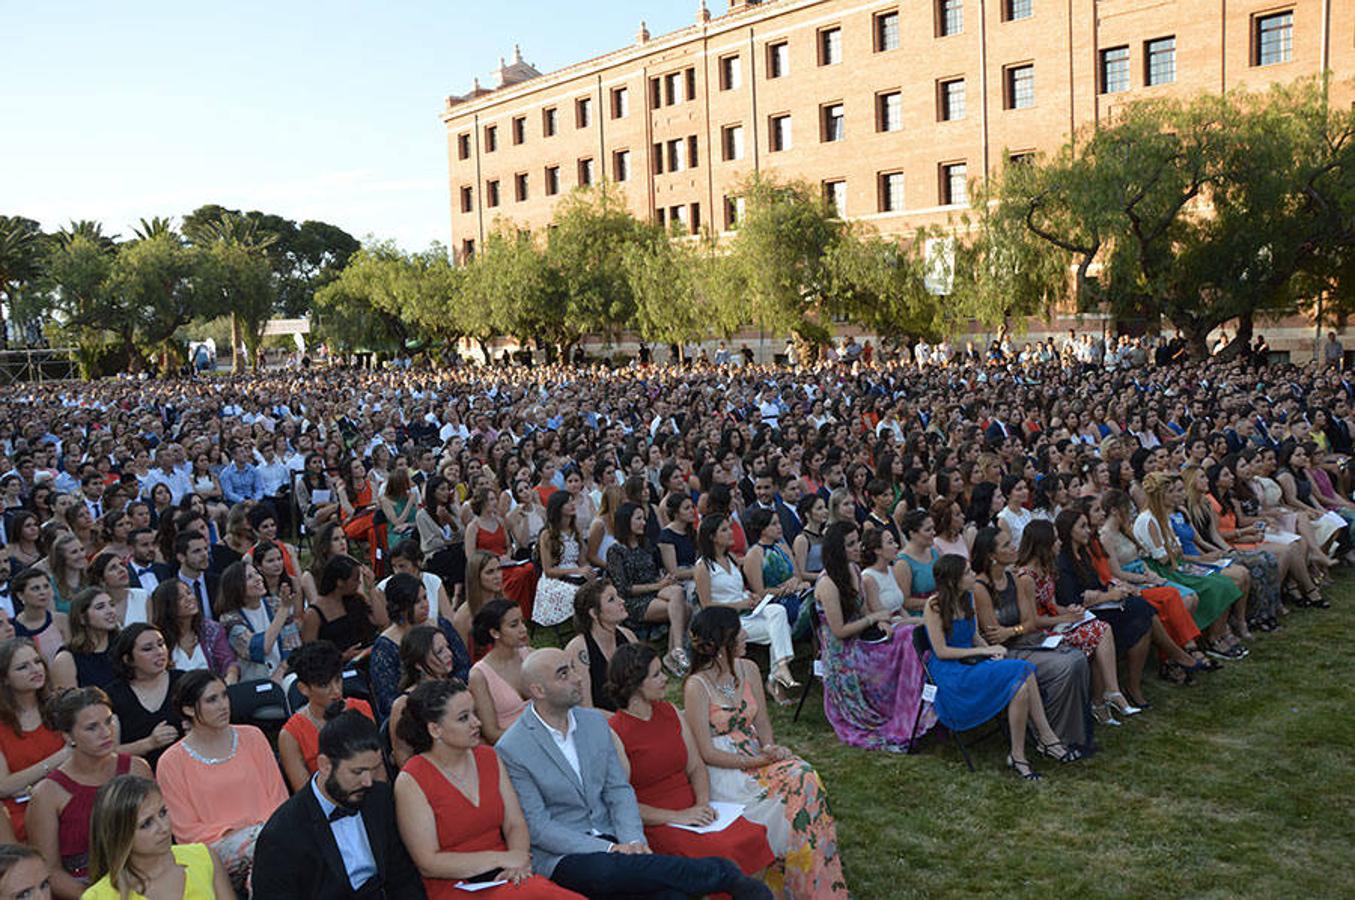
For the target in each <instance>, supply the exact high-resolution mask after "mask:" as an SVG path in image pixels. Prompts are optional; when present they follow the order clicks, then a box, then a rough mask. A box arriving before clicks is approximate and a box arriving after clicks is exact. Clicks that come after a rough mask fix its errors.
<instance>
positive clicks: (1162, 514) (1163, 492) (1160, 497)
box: [1143, 472, 1181, 557]
mask: <svg viewBox="0 0 1355 900" xmlns="http://www.w3.org/2000/svg"><path fill="white" fill-rule="evenodd" d="M1175 478H1176V476H1175V475H1173V474H1171V473H1169V472H1149V473H1148V474H1147V475H1146V476H1145V477H1144V479H1143V493H1144V494H1145V495H1146V496H1147V498H1148V512H1150V513H1152V515H1153V518H1154V519H1156V520H1157V527H1158V530H1159V531H1161V532H1162V541H1163V543H1164V544H1166V545H1167V552H1168V553H1169V554H1170V555H1171V556H1173V557H1177V556H1180V555H1181V543H1180V542H1179V541H1178V540H1177V539H1176V532H1174V531H1172V526H1171V522H1170V521H1168V516H1169V515H1170V514H1171V510H1169V509H1167V491H1168V489H1170V488H1171V485H1172V481H1173V480H1175Z"/></svg>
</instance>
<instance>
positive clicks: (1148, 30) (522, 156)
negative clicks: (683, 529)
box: [442, 0, 1355, 258]
mask: <svg viewBox="0 0 1355 900" xmlns="http://www.w3.org/2000/svg"><path fill="white" fill-rule="evenodd" d="M729 5H730V9H729V10H728V12H727V13H726V14H724V15H720V16H718V17H711V16H710V14H709V12H708V11H707V8H706V5H705V3H704V2H702V3H700V5H699V7H698V9H697V15H696V22H695V23H694V24H693V25H692V26H690V27H687V28H685V29H682V30H679V31H676V32H673V33H671V34H667V35H663V36H661V37H651V36H650V35H649V34H648V33H647V31H646V30H645V28H644V26H643V25H642V26H641V29H640V33H639V34H638V35H637V39H636V42H635V43H634V44H632V45H631V46H629V47H625V48H622V49H620V50H617V51H615V52H612V53H609V54H606V55H604V56H601V57H598V58H596V59H592V60H588V61H586V62H580V63H578V64H576V65H573V66H570V67H568V68H565V69H562V70H560V71H558V72H553V73H549V74H541V73H539V72H538V71H537V70H536V69H534V68H533V67H531V66H530V65H528V64H526V63H525V62H524V61H523V60H522V57H521V53H520V52H517V53H515V57H514V59H513V60H512V62H511V63H508V62H505V61H503V60H500V66H499V69H498V70H497V72H495V73H494V76H493V77H494V78H495V80H496V81H497V84H496V86H495V87H493V88H482V87H481V86H480V85H479V83H478V82H477V83H476V85H475V88H474V90H472V91H471V92H470V93H469V94H467V95H465V96H462V97H456V96H453V97H448V98H447V101H446V105H445V108H444V110H443V114H442V119H443V122H444V123H445V125H446V128H447V142H448V157H449V160H450V188H451V189H450V199H451V230H452V243H451V246H452V248H453V250H454V251H455V253H456V254H457V256H458V258H464V257H465V256H466V255H468V254H472V253H474V251H475V249H476V248H477V247H478V246H480V245H481V244H482V243H483V241H484V239H485V236H486V235H487V234H489V233H490V232H492V231H493V230H494V228H495V227H497V226H498V225H499V224H508V223H511V224H512V225H513V226H514V227H518V228H540V227H543V226H544V225H546V224H547V223H548V222H549V221H550V219H551V216H552V213H553V211H554V207H555V204H556V203H557V202H558V201H559V200H560V199H561V198H562V197H563V196H565V195H566V194H568V193H569V191H571V190H572V189H574V188H575V187H576V186H579V185H587V184H595V183H598V182H600V181H601V180H603V179H609V180H611V181H612V182H615V183H616V184H617V185H618V186H619V187H620V188H621V189H622V190H623V192H624V194H625V196H626V199H627V203H628V204H629V206H630V208H631V209H632V211H633V212H634V213H635V214H636V215H638V216H641V217H648V218H652V219H655V220H658V221H660V222H662V223H664V224H673V223H676V224H677V225H678V227H680V228H683V229H686V230H688V231H690V232H692V233H697V232H699V231H701V230H702V229H704V228H710V229H713V230H714V231H716V232H724V231H727V230H729V229H731V228H732V227H733V226H734V224H735V223H736V221H737V219H738V216H739V214H740V204H739V201H738V200H737V199H736V197H735V194H736V193H737V190H738V187H739V185H741V184H742V183H744V182H745V180H746V179H747V178H748V177H749V176H750V175H752V174H754V173H768V174H774V175H775V176H777V177H779V178H793V179H803V180H806V181H809V182H811V183H815V184H819V185H821V186H822V189H823V191H824V195H825V197H827V198H829V199H830V200H831V202H833V203H834V204H835V205H836V206H837V208H838V209H839V210H840V211H841V213H842V215H844V216H846V217H849V218H853V219H861V220H865V221H868V222H871V223H873V224H874V225H875V226H876V227H877V228H878V229H879V230H880V231H881V232H883V233H892V234H905V233H911V232H912V231H913V230H914V229H915V228H916V227H917V226H918V225H922V224H933V223H938V222H941V223H944V222H945V221H946V219H947V217H948V216H950V215H953V214H955V213H956V212H958V211H959V210H960V209H961V208H963V207H964V206H965V205H967V203H968V197H967V193H968V190H969V186H970V184H971V183H972V182H973V180H974V179H976V178H981V177H984V175H985V173H994V172H997V171H1000V169H1001V167H1002V166H1003V164H1004V163H1005V161H1006V160H1007V159H1009V158H1011V157H1014V156H1018V155H1020V154H1029V153H1038V152H1046V153H1049V152H1054V151H1057V150H1058V149H1059V148H1060V147H1061V146H1062V145H1063V144H1064V143H1066V142H1067V141H1068V140H1069V139H1070V137H1073V136H1075V135H1076V134H1077V133H1078V132H1079V131H1080V130H1082V129H1083V128H1085V127H1087V126H1089V125H1094V124H1095V123H1097V122H1100V121H1106V120H1107V119H1108V118H1110V117H1113V116H1114V114H1115V112H1116V109H1117V107H1119V106H1121V105H1122V104H1125V103H1128V102H1131V101H1134V100H1138V99H1141V98H1147V97H1161V96H1178V97H1188V96H1191V95H1194V94H1196V93H1198V92H1201V91H1223V90H1232V89H1238V88H1244V89H1253V90H1255V89H1261V88H1264V87H1266V86H1267V85H1270V84H1273V83H1276V82H1284V81H1291V80H1294V79H1297V78H1301V77H1305V76H1316V75H1318V74H1320V73H1321V72H1323V71H1328V72H1331V73H1333V78H1332V82H1331V84H1332V87H1331V91H1332V102H1334V103H1342V104H1345V103H1349V102H1351V99H1352V97H1351V93H1352V91H1351V88H1350V85H1349V83H1348V82H1347V81H1346V79H1349V78H1350V77H1351V76H1352V75H1355V2H1350V0H1288V2H1285V0H1278V2H1277V0H876V2H863V0H768V2H752V0H730V3H729Z"/></svg>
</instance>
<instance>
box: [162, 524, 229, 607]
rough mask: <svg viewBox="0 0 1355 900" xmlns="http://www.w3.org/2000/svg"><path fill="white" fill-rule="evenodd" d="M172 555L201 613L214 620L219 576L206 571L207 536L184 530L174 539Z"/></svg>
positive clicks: (219, 583)
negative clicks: (177, 562) (200, 608)
mask: <svg viewBox="0 0 1355 900" xmlns="http://www.w3.org/2000/svg"><path fill="white" fill-rule="evenodd" d="M174 556H175V558H176V559H177V560H178V561H179V580H180V581H182V582H183V583H184V584H186V585H188V587H189V589H190V590H191V591H192V592H193V596H194V597H196V598H197V601H198V605H199V606H201V607H202V614H203V615H204V616H206V617H207V618H209V619H211V620H213V621H216V613H214V612H213V610H214V609H215V607H216V595H217V592H218V591H219V590H220V589H221V576H220V575H216V574H214V573H211V572H208V571H207V566H208V560H209V558H210V551H209V550H208V548H207V538H205V537H203V536H202V535H201V534H199V533H197V532H196V531H184V532H181V533H180V534H179V536H178V537H177V538H175V539H174Z"/></svg>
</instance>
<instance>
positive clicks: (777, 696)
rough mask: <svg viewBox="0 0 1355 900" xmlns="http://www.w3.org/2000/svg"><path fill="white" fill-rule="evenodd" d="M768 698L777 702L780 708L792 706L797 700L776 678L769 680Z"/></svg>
mask: <svg viewBox="0 0 1355 900" xmlns="http://www.w3.org/2000/svg"><path fill="white" fill-rule="evenodd" d="M767 696H769V697H771V698H772V700H774V701H776V704H777V705H778V706H790V705H791V704H792V703H794V702H795V698H794V697H792V696H791V695H790V691H789V689H787V687H786V686H785V684H783V683H782V682H780V681H777V680H776V677H775V676H771V677H769V678H768V679H767Z"/></svg>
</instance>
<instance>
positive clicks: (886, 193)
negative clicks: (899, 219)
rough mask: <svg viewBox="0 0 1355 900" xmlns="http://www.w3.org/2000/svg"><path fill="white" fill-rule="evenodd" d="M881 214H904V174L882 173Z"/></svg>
mask: <svg viewBox="0 0 1355 900" xmlns="http://www.w3.org/2000/svg"><path fill="white" fill-rule="evenodd" d="M880 212H882V213H886V212H903V173H902V172H881V173H880Z"/></svg>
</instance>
